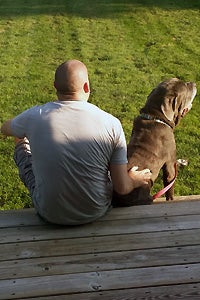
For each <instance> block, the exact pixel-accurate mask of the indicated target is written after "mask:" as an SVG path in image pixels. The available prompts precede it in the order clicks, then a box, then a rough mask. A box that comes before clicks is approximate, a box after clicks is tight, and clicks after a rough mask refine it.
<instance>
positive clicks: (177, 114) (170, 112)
mask: <svg viewBox="0 0 200 300" xmlns="http://www.w3.org/2000/svg"><path fill="white" fill-rule="evenodd" d="M196 93H197V89H196V84H195V83H194V82H184V81H182V80H180V79H178V78H171V79H169V80H166V81H163V82H161V83H160V84H159V85H158V86H157V87H156V88H155V89H154V90H153V91H152V92H151V93H150V95H149V96H148V98H147V102H146V104H145V106H144V107H143V108H142V109H141V112H144V113H150V114H152V115H154V116H155V117H161V118H164V119H165V120H166V121H168V122H170V123H171V124H172V125H173V126H176V125H177V124H178V123H179V121H180V120H181V118H183V117H184V116H185V115H186V113H187V112H188V111H189V110H190V109H191V107H192V102H193V99H194V97H195V95H196Z"/></svg>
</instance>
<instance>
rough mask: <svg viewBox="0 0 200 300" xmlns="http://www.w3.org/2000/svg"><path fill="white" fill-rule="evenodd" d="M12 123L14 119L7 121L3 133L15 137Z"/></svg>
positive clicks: (3, 126) (2, 127) (2, 128)
mask: <svg viewBox="0 0 200 300" xmlns="http://www.w3.org/2000/svg"><path fill="white" fill-rule="evenodd" d="M11 121H12V119H10V120H8V121H6V122H4V123H3V125H2V126H1V133H2V134H3V135H5V136H13V134H12V130H11Z"/></svg>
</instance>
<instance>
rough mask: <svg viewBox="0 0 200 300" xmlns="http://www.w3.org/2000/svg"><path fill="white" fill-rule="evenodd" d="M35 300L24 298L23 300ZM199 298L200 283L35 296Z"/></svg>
mask: <svg viewBox="0 0 200 300" xmlns="http://www.w3.org/2000/svg"><path fill="white" fill-rule="evenodd" d="M27 299H29V300H35V298H25V299H24V300H27ZM66 299H67V300H77V299H78V300H102V299H105V300H155V299H169V300H170V299H171V300H199V299H200V283H195V284H180V285H168V286H157V287H147V288H135V289H126V290H124V289H123V290H112V291H101V292H91V293H79V294H74V295H67V296H66V295H59V296H47V297H37V300H66Z"/></svg>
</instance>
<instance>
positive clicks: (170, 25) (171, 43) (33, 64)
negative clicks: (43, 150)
mask: <svg viewBox="0 0 200 300" xmlns="http://www.w3.org/2000/svg"><path fill="white" fill-rule="evenodd" d="M188 2H189V3H188ZM199 16H200V0H191V1H186V0H185V1H183V0H177V1H170V0H163V1H158V0H155V1H153V0H141V1H139V0H135V1H131V0H125V1H120V0H112V1H110V0H102V1H97V0H96V1H95V0H74V1H66V0H42V1H39V0H29V1H27V0H15V1H14V2H13V1H11V0H0V44H1V52H0V64H1V68H0V99H1V100H0V103H1V115H0V122H1V123H2V122H3V121H4V120H6V119H8V118H12V117H13V116H15V115H16V114H18V113H20V112H21V111H23V110H24V109H26V108H28V107H30V106H33V105H36V104H42V103H45V102H47V101H51V100H54V99H55V91H54V88H53V77H54V71H55V69H56V67H57V66H58V65H59V64H60V63H61V62H62V61H64V60H66V59H69V58H76V59H79V60H82V61H83V62H84V63H85V64H86V65H87V67H88V70H89V74H90V81H91V88H92V94H91V98H90V102H92V103H94V104H96V105H98V106H99V107H100V108H102V109H105V110H106V111H108V112H110V113H112V114H113V115H115V116H117V117H118V118H119V119H120V120H121V122H122V125H123V128H124V131H125V134H126V137H127V141H128V140H129V136H130V133H131V129H132V120H133V117H134V116H136V115H137V114H138V110H139V109H140V107H141V106H143V104H144V102H145V100H146V97H147V95H148V94H149V93H150V91H151V89H152V88H153V87H154V86H155V85H157V84H158V83H159V82H160V81H162V80H163V79H166V78H169V77H179V78H181V79H183V80H186V81H195V82H197V88H198V82H199V80H200V72H199V57H200V48H199V44H200V34H199V28H200V18H199ZM199 115H200V106H199V95H197V97H196V99H195V101H194V105H193V109H192V111H191V112H190V113H189V114H188V116H186V118H185V119H184V120H183V121H182V123H181V124H180V125H179V127H177V129H176V131H175V136H176V141H177V152H178V154H177V156H178V158H186V159H188V160H189V165H188V166H187V167H185V168H183V169H180V171H179V175H178V179H177V181H176V186H175V194H176V195H190V194H200V192H199V182H200V160H199V148H200V147H199V141H200V130H199ZM0 153H1V155H0V166H1V167H0V207H1V209H11V208H22V207H28V206H31V200H30V197H29V195H28V193H27V191H26V189H25V187H24V186H23V184H22V183H21V182H20V180H19V178H18V174H17V169H16V167H15V164H14V162H13V159H12V153H13V140H12V138H8V139H6V140H5V139H3V137H1V139H0ZM160 177H161V176H160ZM161 187H162V183H161V178H159V179H158V180H157V182H156V184H155V186H154V190H155V191H157V190H158V189H160V188H161Z"/></svg>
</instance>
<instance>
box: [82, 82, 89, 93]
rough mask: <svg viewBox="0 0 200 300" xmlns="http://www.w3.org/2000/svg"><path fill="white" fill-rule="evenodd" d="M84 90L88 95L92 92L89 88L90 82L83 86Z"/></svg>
mask: <svg viewBox="0 0 200 300" xmlns="http://www.w3.org/2000/svg"><path fill="white" fill-rule="evenodd" d="M83 90H84V92H85V93H86V94H87V93H89V91H90V87H89V83H88V82H85V83H84V85H83Z"/></svg>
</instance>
